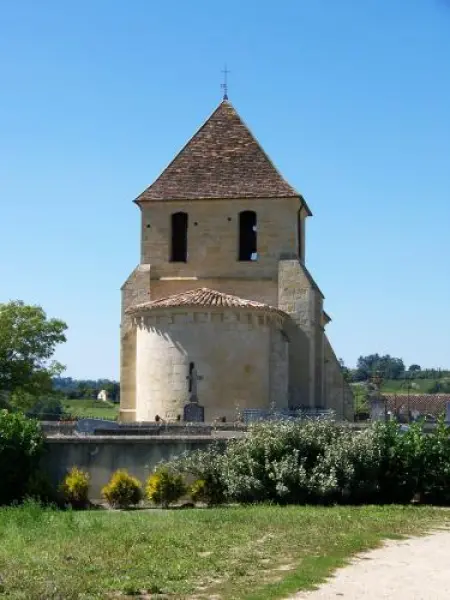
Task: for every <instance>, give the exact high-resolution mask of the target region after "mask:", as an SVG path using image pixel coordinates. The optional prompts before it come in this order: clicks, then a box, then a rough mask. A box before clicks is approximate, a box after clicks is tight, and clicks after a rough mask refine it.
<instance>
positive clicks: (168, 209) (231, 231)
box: [141, 198, 299, 280]
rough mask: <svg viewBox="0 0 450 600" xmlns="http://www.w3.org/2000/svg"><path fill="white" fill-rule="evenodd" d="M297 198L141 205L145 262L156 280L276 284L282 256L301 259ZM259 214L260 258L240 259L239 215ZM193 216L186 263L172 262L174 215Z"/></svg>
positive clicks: (189, 231)
mask: <svg viewBox="0 0 450 600" xmlns="http://www.w3.org/2000/svg"><path fill="white" fill-rule="evenodd" d="M298 208H299V201H298V199H297V198H278V199H249V200H196V201H190V202H181V201H178V202H177V201H166V202H153V203H149V204H148V205H145V206H143V207H142V247H141V262H142V263H151V265H152V278H154V279H158V278H160V277H170V276H172V277H174V276H184V277H187V276H195V277H198V278H205V279H209V278H215V277H221V278H233V277H238V278H249V279H259V278H261V277H266V278H271V279H274V280H276V279H277V275H278V260H279V258H280V256H283V255H287V256H291V257H294V256H297V255H298V240H297V237H298V228H297V211H298ZM244 210H253V211H255V212H256V214H257V235H258V238H257V246H258V260H257V261H251V262H239V261H238V247H239V213H240V212H241V211H244ZM178 211H184V212H187V214H188V260H187V263H171V262H169V258H170V256H169V255H170V243H171V215H172V214H173V213H175V212H178Z"/></svg>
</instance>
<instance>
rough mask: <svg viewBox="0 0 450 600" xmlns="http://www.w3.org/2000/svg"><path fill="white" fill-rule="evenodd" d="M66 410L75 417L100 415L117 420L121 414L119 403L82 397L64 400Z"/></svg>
mask: <svg viewBox="0 0 450 600" xmlns="http://www.w3.org/2000/svg"><path fill="white" fill-rule="evenodd" d="M62 404H63V407H64V412H66V413H68V414H70V415H73V416H74V417H99V418H101V419H108V420H112V421H115V420H116V419H117V417H118V414H119V405H118V404H113V403H112V402H103V401H101V400H91V399H89V398H87V399H84V398H83V399H80V400H63V401H62Z"/></svg>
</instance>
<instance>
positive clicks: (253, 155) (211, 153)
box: [136, 100, 301, 203]
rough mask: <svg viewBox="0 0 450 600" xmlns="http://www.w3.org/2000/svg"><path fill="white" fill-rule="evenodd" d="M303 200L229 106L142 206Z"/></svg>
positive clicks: (215, 116) (202, 131) (209, 123)
mask: <svg viewBox="0 0 450 600" xmlns="http://www.w3.org/2000/svg"><path fill="white" fill-rule="evenodd" d="M286 197H301V196H300V194H299V193H298V192H297V191H296V190H295V189H294V188H293V187H291V186H290V185H289V184H288V183H287V182H286V181H285V180H284V179H283V177H282V176H281V175H280V173H279V172H278V171H277V169H276V168H275V167H274V165H273V164H272V162H271V160H270V159H269V157H268V156H267V155H266V153H265V152H264V150H263V149H262V148H261V146H260V145H259V143H258V142H257V140H256V139H255V138H254V136H253V134H252V133H251V132H250V130H249V129H248V127H247V126H246V125H245V123H244V122H243V121H242V119H241V118H240V116H239V115H238V113H237V112H236V110H235V109H234V107H233V106H232V104H231V103H230V102H229V101H228V100H223V101H222V102H221V103H220V104H219V106H218V107H217V108H216V110H215V111H214V112H213V114H212V115H211V116H210V117H209V119H208V120H207V121H206V122H205V123H204V124H203V125H202V127H200V129H199V130H198V131H197V133H196V134H195V135H194V136H193V137H192V138H191V139H190V140H189V142H188V143H187V144H186V146H184V148H183V149H182V150H181V151H180V152H179V153H178V154H177V156H176V157H175V158H174V160H173V161H172V162H171V163H170V164H169V166H168V167H167V168H166V169H165V170H164V171H163V172H162V174H161V175H160V176H159V177H158V179H157V180H156V181H155V182H154V183H152V185H151V186H150V187H148V188H147V189H146V190H145V191H144V192H143V193H142V194H141V195H140V196H138V198H136V202H138V203H140V202H146V201H158V200H197V199H202V198H211V199H213V198H286Z"/></svg>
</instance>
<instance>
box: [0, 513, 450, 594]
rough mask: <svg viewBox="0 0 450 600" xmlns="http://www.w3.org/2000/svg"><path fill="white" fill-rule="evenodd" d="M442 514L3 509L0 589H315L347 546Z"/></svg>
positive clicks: (409, 529)
mask: <svg viewBox="0 0 450 600" xmlns="http://www.w3.org/2000/svg"><path fill="white" fill-rule="evenodd" d="M446 519H447V512H446V511H443V510H439V509H432V508H425V507H420V508H419V507H412V506H409V507H393V506H390V507H362V508H355V507H353V508H347V507H338V508H315V507H314V508H313V507H284V508H283V507H276V506H254V507H232V508H217V509H203V510H202V509H192V510H168V511H160V510H148V511H142V510H140V511H130V512H116V511H103V510H95V511H90V512H72V511H68V512H57V511H52V510H43V509H41V508H39V507H38V506H36V505H28V506H25V507H19V508H3V509H0V539H1V544H0V574H1V579H0V596H1V597H4V598H8V599H17V600H18V599H23V600H43V599H54V600H56V599H61V600H62V599H64V600H75V599H77V600H81V599H83V600H88V599H94V598H102V599H104V598H111V599H112V598H115V599H116V598H136V597H141V598H150V595H151V594H155V595H156V596H151V597H160V598H161V597H169V596H170V597H172V598H194V597H195V598H196V599H198V600H203V599H204V600H206V599H207V598H212V597H214V598H220V599H222V600H226V599H235V598H236V599H237V598H239V599H241V598H242V599H252V600H272V599H276V598H284V597H286V596H287V595H289V594H290V593H292V592H294V591H296V590H299V589H307V588H311V587H313V586H314V585H316V584H317V583H319V582H320V581H322V580H323V579H324V577H326V576H327V575H328V574H329V573H330V572H331V571H332V570H333V569H335V568H336V567H338V566H340V565H342V564H344V563H345V561H346V560H347V559H348V558H349V556H351V555H352V554H354V553H355V552H359V551H361V550H364V549H367V548H370V547H374V546H376V545H377V544H379V543H380V540H382V539H384V538H392V537H399V536H400V535H404V534H416V533H421V532H424V531H427V530H430V528H432V527H437V526H440V525H444V524H445V521H446ZM159 594H161V595H162V596H160V595H159ZM166 595H167V596H166Z"/></svg>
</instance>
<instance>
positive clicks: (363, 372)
mask: <svg viewBox="0 0 450 600" xmlns="http://www.w3.org/2000/svg"><path fill="white" fill-rule="evenodd" d="M340 362H341V367H342V372H343V374H344V377H345V379H346V380H347V381H349V382H365V381H370V380H371V379H372V378H373V377H374V376H379V377H381V378H382V379H384V380H386V379H394V380H409V379H416V380H417V379H434V380H437V381H436V386H435V387H436V388H442V391H447V389H445V390H444V389H443V388H447V387H449V390H448V391H449V392H450V385H448V384H447V382H445V381H442V382H440V381H439V380H441V379H447V378H449V377H450V370H447V369H422V368H421V366H420V365H418V364H412V365H410V366H409V367H408V368H406V366H405V363H404V362H403V359H401V358H396V357H395V356H391V355H390V354H385V355H380V354H368V355H367V356H360V357H359V358H358V362H357V365H356V369H350V368H348V367H346V366H345V364H344V362H343V361H342V360H341V361H340ZM436 391H440V389H439V390H438V389H436ZM436 391H434V392H431V393H436Z"/></svg>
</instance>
